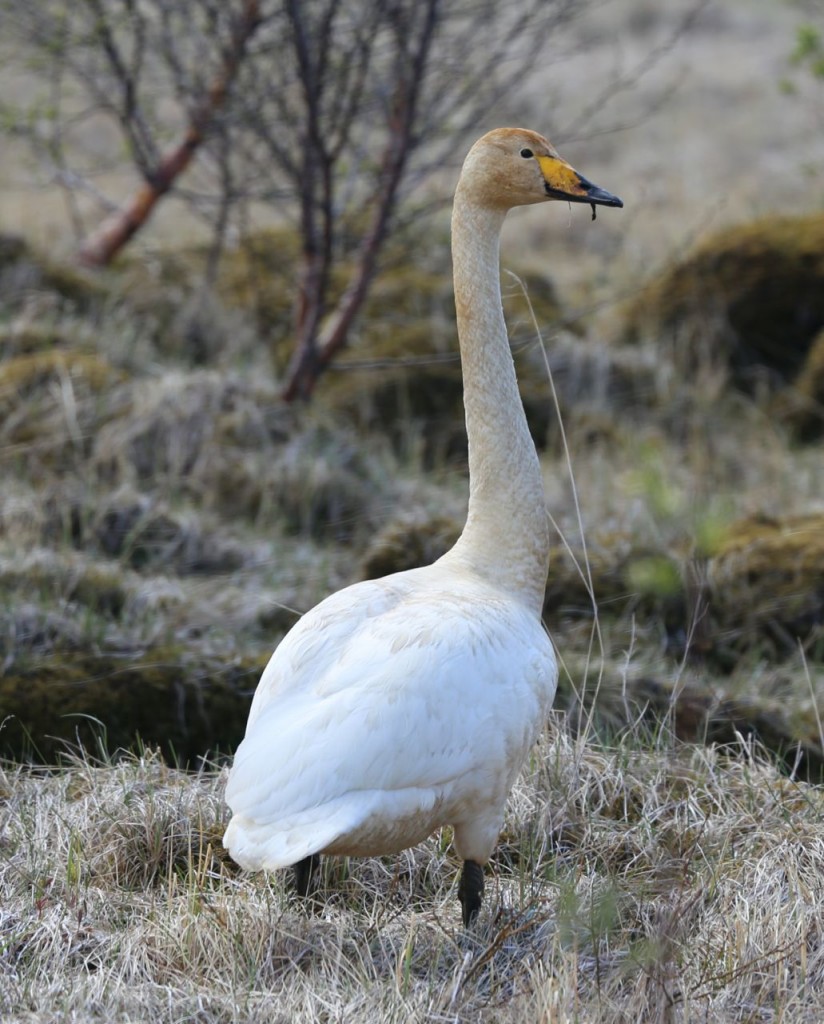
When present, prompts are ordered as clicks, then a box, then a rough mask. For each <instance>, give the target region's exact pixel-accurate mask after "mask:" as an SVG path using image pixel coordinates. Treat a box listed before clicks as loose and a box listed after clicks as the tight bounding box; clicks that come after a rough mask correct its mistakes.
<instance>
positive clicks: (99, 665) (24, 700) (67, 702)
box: [0, 648, 266, 763]
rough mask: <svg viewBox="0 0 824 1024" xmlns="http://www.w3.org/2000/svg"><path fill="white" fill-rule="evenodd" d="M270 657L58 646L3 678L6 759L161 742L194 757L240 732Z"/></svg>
mask: <svg viewBox="0 0 824 1024" xmlns="http://www.w3.org/2000/svg"><path fill="white" fill-rule="evenodd" d="M265 663H266V659H265V658H264V659H262V660H260V661H254V660H252V661H244V660H235V661H232V662H229V663H224V662H221V661H219V660H217V659H209V658H202V657H201V658H197V657H196V656H195V655H194V654H193V653H192V652H189V653H187V654H183V653H181V652H180V651H176V650H169V649H162V648H161V649H150V650H146V651H141V652H139V653H134V652H131V653H123V654H120V655H118V654H116V653H109V654H97V655H95V654H90V653H80V652H65V651H64V652H61V653H59V654H56V655H54V656H52V657H51V658H48V659H43V660H38V661H37V663H35V664H31V665H28V666H27V665H25V664H23V665H16V666H14V667H13V668H12V669H9V670H7V671H5V672H4V673H3V674H2V675H1V676H0V708H2V712H3V717H4V722H3V729H2V730H0V756H6V757H15V758H20V757H23V756H28V757H31V758H33V759H34V760H37V761H41V760H42V761H46V762H48V763H54V762H55V760H56V759H57V757H58V756H59V755H60V754H61V753H66V752H67V751H68V750H70V749H71V748H73V747H74V748H76V747H77V746H78V745H82V746H84V747H85V748H86V749H87V750H89V751H91V752H93V753H94V752H97V751H99V750H105V751H107V752H112V751H115V750H117V749H118V748H122V749H134V748H135V746H136V744H139V743H143V744H146V745H148V746H155V745H156V746H158V747H160V749H161V750H162V752H163V753H164V755H165V756H166V757H167V758H168V759H169V760H170V761H179V762H183V763H196V762H197V761H198V759H199V758H200V757H202V756H205V755H207V754H208V753H209V752H210V751H211V752H216V751H223V752H227V751H230V750H233V749H234V748H235V747H236V746H237V744H238V743H239V742H240V740H241V739H242V738H243V732H244V729H245V726H246V717H247V714H248V712H249V702H250V700H251V694H252V692H253V690H254V688H255V685H256V684H257V680H258V678H259V676H260V673H261V671H262V670H263V667H264V665H265Z"/></svg>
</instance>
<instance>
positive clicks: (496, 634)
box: [224, 128, 623, 925]
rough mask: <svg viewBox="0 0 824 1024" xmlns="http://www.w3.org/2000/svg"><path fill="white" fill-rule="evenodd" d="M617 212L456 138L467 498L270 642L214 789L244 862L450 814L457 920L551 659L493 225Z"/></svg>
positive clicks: (536, 473)
mask: <svg viewBox="0 0 824 1024" xmlns="http://www.w3.org/2000/svg"><path fill="white" fill-rule="evenodd" d="M550 199H561V200H566V201H567V202H573V203H589V204H591V205H592V208H593V209H592V212H593V216H594V215H595V205H594V204H601V205H603V206H622V205H623V203H622V202H621V200H620V199H618V198H617V196H614V195H611V194H610V193H609V192H606V191H604V190H603V189H600V188H598V187H597V186H595V185H593V184H592V183H591V182H589V181H587V180H586V179H585V178H583V177H581V175H580V174H578V173H577V172H576V171H575V170H573V168H572V167H570V165H569V164H568V163H566V162H565V161H564V160H562V159H561V158H560V157H559V156H558V154H557V153H556V151H555V149H554V148H553V147H552V146H551V145H550V143H549V142H548V141H547V140H546V139H545V138H543V137H542V136H540V135H537V134H535V133H534V132H530V131H525V130H521V129H514V128H501V129H497V130H495V131H492V132H489V133H488V134H487V135H485V136H484V137H483V138H482V139H480V140H479V141H478V142H476V143H475V145H474V146H473V147H472V149H471V151H470V152H469V155H468V156H467V158H466V161H465V163H464V165H463V170H462V172H461V176H460V180H459V182H458V187H457V191H456V193H455V202H454V207H453V213H452V258H453V272H454V281H455V305H456V307H457V321H458V339H459V344H460V351H461V360H462V365H463V380H464V404H465V408H466V430H467V435H468V439H469V508H468V514H467V521H466V526H465V528H464V530H463V533H462V534H461V537H460V538H459V540H458V541H457V543H456V544H455V546H454V547H453V548H452V549H451V550H450V551H449V552H448V553H447V554H445V555H444V556H443V557H442V558H439V559H438V561H436V562H435V563H434V564H433V565H429V566H425V567H423V568H416V569H411V570H408V571H406V572H399V573H395V574H393V575H391V576H386V577H384V578H383V579H379V580H370V581H367V582H361V583H356V584H354V585H353V586H350V587H347V588H346V589H345V590H341V591H340V592H339V593H337V594H333V595H332V596H331V597H327V598H326V599H325V600H324V601H322V602H321V603H320V604H319V605H317V607H315V608H313V609H312V610H311V611H310V612H308V613H307V614H306V615H304V616H303V618H302V619H301V620H300V621H299V622H298V623H297V624H296V625H295V626H294V628H293V629H292V630H291V631H290V632H289V633H288V635H287V636H286V637H284V639H283V641H282V642H281V644H280V646H279V647H278V648H277V650H276V651H275V653H274V654H273V655H272V658H271V660H270V662H269V664H268V666H267V668H266V670H265V671H264V673H263V676H262V678H261V680H260V684H259V685H258V688H257V691H256V693H255V696H254V700H253V701H252V707H251V711H250V713H249V722H248V725H247V729H246V737H245V739H244V740H243V742H242V743H241V744H240V747H239V748H238V750H237V754H236V756H235V760H234V765H233V767H232V770H231V774H230V776H229V782H228V786H227V789H226V800H227V802H228V804H229V806H230V808H231V809H232V812H233V816H232V819H231V821H230V822H229V826H228V828H227V830H226V835H225V837H224V843H225V845H226V847H227V849H228V850H229V852H230V853H231V855H232V857H233V858H234V859H235V860H236V861H237V862H238V863H239V864H240V865H241V866H242V867H244V868H248V869H251V870H255V869H274V868H283V867H286V866H288V865H296V884H297V888H298V891H299V892H301V893H304V894H305V893H307V892H308V891H309V888H310V883H311V877H312V873H313V871H314V869H315V867H316V865H317V861H318V854H343V855H349V856H357V855H363V856H366V855H379V854H389V853H395V852H398V851H400V850H403V849H406V848H407V847H409V846H413V845H415V844H416V843H419V842H421V841H422V840H424V839H426V837H427V836H428V835H430V834H431V833H432V832H433V831H434V830H435V829H437V828H439V827H440V826H442V825H451V826H452V828H453V831H454V845H455V850H456V851H457V853H458V855H459V856H460V857H461V858H462V859H463V862H464V863H463V870H462V873H461V879H460V883H459V886H458V896H459V899H460V901H461V906H462V911H463V921H464V924H465V925H468V924H470V922H471V921H472V920H473V918H474V917H475V915H476V914H477V913H478V910H479V909H480V906H481V900H482V897H483V887H484V876H483V865H484V864H486V862H487V861H488V860H489V858H490V856H491V854H492V852H493V850H494V848H495V844H496V842H497V839H498V834H499V832H500V829H501V825H502V822H503V817H504V806H505V804H506V800H507V796H508V795H509V791H510V789H511V787H512V785H513V783H514V782H515V778H516V776H517V774H518V772H519V770H520V768H521V765H522V763H523V761H524V759H525V757H526V755H527V752H528V751H529V749H530V747H531V746H532V744H533V743H534V742H535V740H536V738H537V735H538V733H539V731H540V730H541V728H542V726H543V723H544V721H545V718H546V715H547V713H548V710H549V708H550V705H551V703H552V700H553V697H554V694H555V685H556V682H557V674H558V673H557V667H556V663H555V656H554V652H553V648H552V644H551V642H550V640H549V637H548V636H547V634H546V632H545V631H544V629H543V626H542V624H541V608H542V602H543V597H544V588H545V586H546V579H547V568H548V549H549V533H548V525H547V516H546V509H545V505H544V492H543V485H542V481H541V472H540V467H539V464H538V457H537V454H536V451H535V446H534V444H533V442H532V439H531V438H530V435H529V431H528V429H527V424H526V417H525V416H524V411H523V406H522V404H521V400H520V396H519V394H518V387H517V383H516V379H515V369H514V366H513V362H512V357H511V354H510V349H509V344H508V340H507V334H506V325H505V324H504V319H503V313H502V311H501V290H500V277H499V273H500V271H499V262H498V244H499V234H500V230H501V227H502V225H503V220H504V217H505V216H506V213H507V211H508V210H509V209H510V208H511V207H513V206H523V205H528V204H531V203H540V202H545V201H547V200H550Z"/></svg>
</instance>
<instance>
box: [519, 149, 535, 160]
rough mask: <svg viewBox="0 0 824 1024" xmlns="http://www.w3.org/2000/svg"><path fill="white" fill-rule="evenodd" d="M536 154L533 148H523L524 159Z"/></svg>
mask: <svg viewBox="0 0 824 1024" xmlns="http://www.w3.org/2000/svg"><path fill="white" fill-rule="evenodd" d="M534 155H535V154H534V153H533V152H532V150H531V149H522V150H521V156H522V157H523V158H524V160H529V158H530V157H531V156H534Z"/></svg>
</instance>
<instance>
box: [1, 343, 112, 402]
mask: <svg viewBox="0 0 824 1024" xmlns="http://www.w3.org/2000/svg"><path fill="white" fill-rule="evenodd" d="M66 374H67V375H68V376H69V377H71V378H72V380H75V379H77V378H80V379H82V380H83V381H84V382H85V383H86V384H87V385H88V386H89V387H90V388H91V390H92V391H102V390H103V389H104V388H105V387H107V386H108V385H110V384H111V383H113V381H114V380H116V379H117V377H118V374H117V371H116V370H115V369H114V368H113V367H112V366H111V364H110V363H108V362H107V361H106V360H105V359H103V358H102V357H101V356H97V355H91V354H89V353H87V352H75V351H57V350H51V351H48V352H30V353H28V354H26V355H21V356H15V357H14V358H12V359H7V360H5V361H3V362H0V412H2V409H3V406H4V405H5V404H6V403H7V402H8V403H11V404H13V405H16V403H17V402H18V401H19V400H20V399H22V398H25V397H27V396H28V395H29V394H30V393H31V392H32V391H34V390H35V389H36V388H38V387H41V386H42V385H43V384H46V383H48V382H50V381H52V380H54V379H55V378H57V379H58V380H59V379H60V377H61V375H66Z"/></svg>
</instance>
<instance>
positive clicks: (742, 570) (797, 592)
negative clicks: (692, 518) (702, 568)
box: [707, 513, 824, 661]
mask: <svg viewBox="0 0 824 1024" xmlns="http://www.w3.org/2000/svg"><path fill="white" fill-rule="evenodd" d="M707 579H708V587H709V607H710V614H711V617H712V621H713V623H714V626H715V630H716V632H717V637H716V645H717V646H718V648H719V649H720V650H721V651H725V650H729V651H730V652H731V653H732V654H733V655H735V654H738V655H740V652H741V651H742V650H749V651H755V652H759V651H760V652H762V653H765V654H772V655H773V656H774V655H775V653H776V652H785V653H787V652H789V651H792V650H793V649H794V648H797V645H798V642H799V640H800V641H802V642H803V644H804V646H805V648H806V650H807V652H808V656H809V657H810V658H811V659H815V660H816V661H821V660H822V659H824V515H822V514H821V513H817V514H810V515H806V516H786V517H782V518H775V519H773V518H769V517H766V516H756V517H752V518H749V519H743V520H740V521H739V522H737V523H734V524H733V525H732V526H731V527H730V529H729V531H728V534H727V538H726V540H725V541H724V542H723V543H722V544H721V546H720V548H719V549H718V550H717V551H716V553H715V554H714V556H713V557H712V558H711V559H710V560H709V563H708V566H707Z"/></svg>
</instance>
